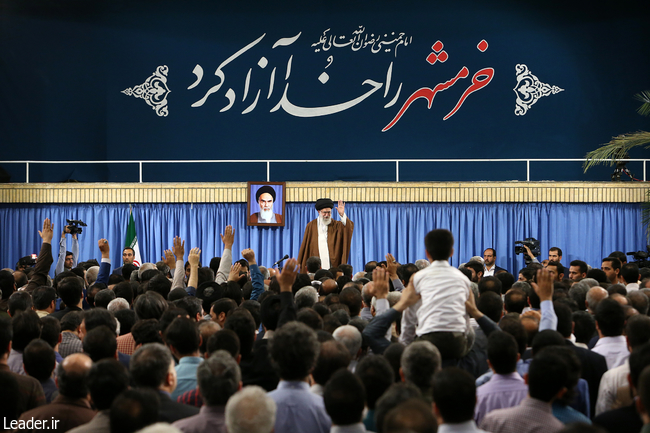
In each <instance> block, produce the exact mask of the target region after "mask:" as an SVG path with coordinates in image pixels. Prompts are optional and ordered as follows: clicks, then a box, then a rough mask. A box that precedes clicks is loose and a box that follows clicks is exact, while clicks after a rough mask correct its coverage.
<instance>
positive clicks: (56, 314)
mask: <svg viewBox="0 0 650 433" xmlns="http://www.w3.org/2000/svg"><path fill="white" fill-rule="evenodd" d="M71 311H83V310H82V309H81V308H79V307H76V306H73V307H65V308H64V309H63V310H59V311H55V312H54V313H52V314H49V316H51V317H55V318H56V319H58V320H61V319H63V316H65V315H66V314H68V313H69V312H71Z"/></svg>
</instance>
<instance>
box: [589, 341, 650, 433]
mask: <svg viewBox="0 0 650 433" xmlns="http://www.w3.org/2000/svg"><path fill="white" fill-rule="evenodd" d="M629 361H630V363H629V364H630V373H629V375H628V376H627V380H628V384H629V389H628V390H627V391H628V392H629V396H630V397H631V398H632V399H633V400H634V401H629V402H627V403H624V405H623V406H621V407H619V408H618V409H612V410H609V411H607V412H604V413H601V414H600V415H598V416H597V417H596V418H594V424H595V425H598V426H601V427H603V428H605V429H606V430H607V431H608V432H611V433H628V432H630V433H632V432H633V433H636V432H638V431H640V430H641V428H642V427H643V424H644V423H647V408H648V406H647V403H648V401H647V400H644V396H643V392H644V379H643V376H645V374H642V373H643V372H645V371H646V370H648V366H650V344H648V343H646V344H642V345H641V346H640V347H638V348H637V349H635V350H634V351H633V352H632V353H631V354H630V359H629ZM647 384H648V382H647V381H646V382H645V385H647ZM645 392H646V393H647V392H648V389H647V388H646V389H645ZM646 397H647V394H646ZM640 403H641V404H640ZM639 416H640V417H641V418H642V419H643V422H642V421H641V418H640V417H639ZM646 430H647V428H646V429H645V430H642V431H646Z"/></svg>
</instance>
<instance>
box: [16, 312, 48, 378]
mask: <svg viewBox="0 0 650 433" xmlns="http://www.w3.org/2000/svg"><path fill="white" fill-rule="evenodd" d="M11 326H12V328H13V339H12V346H11V352H10V353H9V358H8V359H7V365H9V369H10V370H11V371H13V372H14V373H18V374H25V370H24V368H23V350H25V347H27V345H28V344H29V342H30V341H32V340H34V339H37V338H39V337H40V336H41V328H42V327H43V324H42V323H41V320H40V319H39V318H38V314H36V313H35V312H34V311H32V310H29V311H25V312H21V313H19V314H17V315H16V316H14V317H13V318H12V319H11Z"/></svg>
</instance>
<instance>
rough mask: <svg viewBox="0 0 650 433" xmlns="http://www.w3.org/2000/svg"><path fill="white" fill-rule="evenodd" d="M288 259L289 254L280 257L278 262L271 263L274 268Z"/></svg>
mask: <svg viewBox="0 0 650 433" xmlns="http://www.w3.org/2000/svg"><path fill="white" fill-rule="evenodd" d="M288 258H289V254H285V255H284V257H282V258H281V259H280V260H278V261H277V262H275V263H273V266H275V265H279V264H280V263H282V262H284V261H285V260H287V259H288ZM273 266H271V267H273Z"/></svg>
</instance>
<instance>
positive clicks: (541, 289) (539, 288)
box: [531, 269, 553, 301]
mask: <svg viewBox="0 0 650 433" xmlns="http://www.w3.org/2000/svg"><path fill="white" fill-rule="evenodd" d="M531 285H532V286H533V289H534V290H535V293H537V296H539V300H540V301H552V300H553V276H552V275H551V273H550V272H549V271H547V270H546V269H539V270H537V284H536V283H531Z"/></svg>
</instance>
